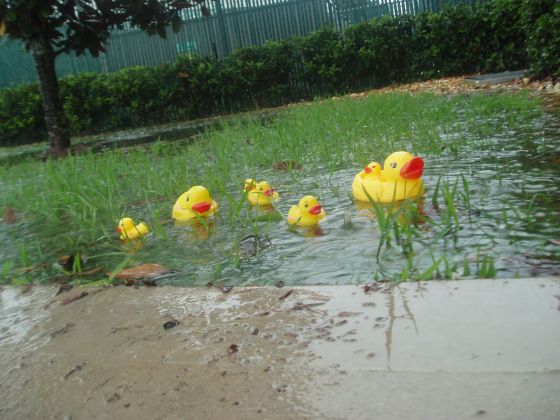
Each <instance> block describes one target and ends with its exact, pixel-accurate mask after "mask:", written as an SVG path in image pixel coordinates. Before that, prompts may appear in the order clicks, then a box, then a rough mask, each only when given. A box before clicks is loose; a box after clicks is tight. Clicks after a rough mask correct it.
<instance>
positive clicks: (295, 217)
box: [288, 206, 301, 225]
mask: <svg viewBox="0 0 560 420" xmlns="http://www.w3.org/2000/svg"><path fill="white" fill-rule="evenodd" d="M300 220H301V212H300V211H299V207H298V206H292V208H291V209H290V211H289V212H288V224H289V225H295V224H296V223H297V222H299V221H300Z"/></svg>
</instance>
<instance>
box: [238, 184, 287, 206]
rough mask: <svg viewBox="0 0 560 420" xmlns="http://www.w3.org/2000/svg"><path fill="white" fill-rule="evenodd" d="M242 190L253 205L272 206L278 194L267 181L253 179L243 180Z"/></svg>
mask: <svg viewBox="0 0 560 420" xmlns="http://www.w3.org/2000/svg"><path fill="white" fill-rule="evenodd" d="M244 191H245V192H246V193H247V199H248V200H249V203H251V205H253V206H272V204H273V203H274V201H276V200H278V198H279V197H280V195H279V194H278V192H276V191H274V189H273V188H271V187H270V185H269V184H268V182H266V181H261V182H256V181H255V180H253V179H247V180H245V188H244Z"/></svg>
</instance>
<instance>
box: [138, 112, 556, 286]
mask: <svg viewBox="0 0 560 420" xmlns="http://www.w3.org/2000/svg"><path fill="white" fill-rule="evenodd" d="M559 133H560V119H557V118H555V117H553V116H551V115H547V116H545V117H544V119H542V120H540V121H537V122H536V123H535V126H534V127H527V128H526V129H525V130H523V131H520V132H505V133H503V134H501V135H499V136H494V137H492V138H486V137H484V138H482V137H475V136H471V137H469V138H467V139H466V140H469V141H470V142H471V145H472V146H471V147H470V148H469V149H466V150H464V152H462V154H461V156H459V157H458V156H455V155H453V154H452V153H444V154H443V155H442V156H440V157H435V156H424V157H425V161H426V170H425V175H424V177H423V179H424V182H425V184H426V189H427V191H428V194H427V196H426V197H425V199H424V200H423V202H422V205H421V208H422V211H423V212H424V214H425V215H426V216H428V217H429V218H431V219H432V220H433V221H434V222H435V223H436V224H441V223H442V221H443V219H444V216H445V215H444V214H442V212H443V209H444V208H445V204H444V203H443V202H442V199H441V197H440V199H439V202H438V204H439V206H434V205H433V204H432V198H431V194H432V193H433V191H434V189H435V188H436V185H437V183H438V180H439V177H440V175H441V174H444V176H443V177H442V180H441V181H440V182H447V183H449V185H450V188H452V187H453V185H455V183H457V190H458V191H459V193H458V196H459V195H460V194H464V190H465V186H464V184H463V177H464V178H465V179H466V180H468V190H469V194H470V202H469V207H467V205H466V204H465V203H462V202H461V200H460V199H458V200H457V201H458V204H457V212H458V220H459V221H460V227H459V228H457V229H455V230H454V233H453V234H451V235H447V236H445V237H443V238H441V239H440V240H439V242H437V243H434V242H433V241H434V240H435V238H436V237H437V235H438V233H441V229H440V230H438V229H436V228H432V227H431V225H430V224H425V225H424V226H420V227H419V228H418V232H420V233H421V236H420V238H419V241H418V243H416V244H415V245H414V253H415V254H414V256H413V264H414V265H415V268H416V270H417V271H418V272H422V271H424V270H426V269H427V268H428V267H429V266H430V265H431V264H432V263H433V261H434V259H437V258H438V257H439V256H441V255H445V257H446V259H447V261H448V262H449V264H450V265H455V271H454V276H458V275H463V274H465V273H464V269H463V268H464V267H463V266H464V265H465V260H466V264H467V265H468V267H469V271H470V274H466V277H469V276H472V277H476V276H477V275H478V274H480V265H481V263H482V262H481V261H482V260H483V258H484V257H485V256H488V258H490V257H491V258H492V261H493V264H494V266H495V270H496V276H497V277H515V276H520V277H527V276H541V275H550V274H558V273H559V272H560V250H559V248H558V245H555V244H554V243H552V242H549V240H550V239H554V238H560V181H559V180H560V165H559V164H558V162H556V159H558V156H560V134H559ZM381 159H382V157H379V158H378V160H381ZM358 169H359V168H355V167H352V168H346V169H342V170H339V171H337V172H334V173H332V174H330V175H327V174H317V175H316V176H314V177H312V178H308V177H306V176H305V174H303V175H302V176H301V177H297V179H295V180H294V178H293V177H286V176H285V174H284V173H277V172H275V171H269V172H266V171H265V172H264V173H263V178H266V179H268V180H269V182H271V183H272V184H273V185H274V187H275V188H276V189H277V190H278V191H279V192H280V195H281V201H280V202H279V204H278V208H279V209H280V211H281V212H282V213H283V214H284V215H286V214H287V212H288V209H289V207H290V206H291V205H292V204H294V202H295V201H297V197H298V194H301V191H311V192H312V193H314V194H316V195H318V196H319V197H320V201H321V203H322V204H323V206H324V208H325V209H326V210H327V212H328V216H327V218H326V219H325V220H324V221H323V223H321V228H320V229H315V230H297V231H295V232H294V231H291V230H288V229H287V226H286V224H285V222H284V221H283V220H280V221H278V220H274V219H271V220H270V221H261V222H259V223H258V229H259V233H260V234H261V235H263V236H265V237H266V238H268V239H269V240H270V245H271V246H269V247H268V246H267V247H266V248H265V249H262V250H261V251H262V252H259V253H258V254H257V255H255V256H251V255H253V254H251V253H249V255H247V253H246V252H243V251H242V250H241V251H239V250H238V246H237V242H238V241H240V240H242V238H244V237H245V236H246V234H247V233H248V232H247V227H245V226H241V227H236V226H233V227H232V226H230V225H228V224H227V223H226V222H225V220H223V219H222V220H221V221H219V222H218V223H217V224H216V225H214V226H213V229H212V232H213V233H211V234H208V233H207V231H206V230H205V229H204V228H202V227H199V228H198V229H185V228H184V227H173V226H170V227H169V236H170V239H169V241H162V242H159V243H158V242H156V241H147V242H146V244H145V246H144V248H142V249H141V250H140V251H139V252H138V259H139V260H147V259H150V260H155V261H160V262H162V263H163V264H164V265H166V266H168V267H173V268H174V269H178V270H179V271H180V272H179V273H178V274H177V275H174V276H173V277H171V278H169V279H167V280H165V282H168V283H172V284H176V285H193V284H194V285H204V284H206V283H207V282H209V281H212V282H215V283H223V284H236V285H239V284H274V283H276V282H278V281H284V282H285V283H286V284H307V285H312V284H331V285H334V284H354V283H361V282H368V281H371V280H373V279H388V278H398V276H399V273H401V272H402V270H403V268H404V267H406V265H407V263H408V262H407V261H406V259H405V258H404V257H403V254H402V252H401V250H400V249H399V247H398V246H393V247H392V248H389V249H383V250H382V254H381V255H382V258H381V264H380V263H378V262H377V260H376V255H377V250H378V245H379V241H380V239H381V236H380V232H379V229H378V227H377V225H376V222H375V221H374V220H373V221H372V217H371V216H372V211H370V210H368V209H367V207H368V206H367V205H366V206H365V210H364V206H360V205H355V204H353V203H352V201H351V200H350V199H349V197H348V193H349V191H350V185H351V182H352V179H353V177H354V175H355V173H356V172H357V170H358ZM235 185H236V184H235ZM440 188H441V186H440ZM220 206H221V212H222V213H223V214H227V203H224V202H223V201H222V203H220ZM368 215H369V217H367V216H368ZM426 244H430V245H429V247H427V246H426ZM442 267H443V264H442ZM477 270H478V271H477Z"/></svg>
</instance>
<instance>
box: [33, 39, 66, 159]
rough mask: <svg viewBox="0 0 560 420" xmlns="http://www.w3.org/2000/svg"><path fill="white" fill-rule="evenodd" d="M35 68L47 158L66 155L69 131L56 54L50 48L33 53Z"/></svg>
mask: <svg viewBox="0 0 560 420" xmlns="http://www.w3.org/2000/svg"><path fill="white" fill-rule="evenodd" d="M33 58H34V59H35V66H36V67H37V74H38V76H39V82H40V84H41V93H42V96H43V108H44V110H45V122H46V124H47V131H48V135H49V150H48V155H49V157H61V156H66V155H67V154H68V150H69V148H70V131H69V129H68V120H67V119H66V115H64V109H63V108H62V101H61V100H60V93H59V88H58V79H57V77H56V70H55V59H56V54H55V53H54V51H53V50H52V48H50V47H46V48H41V49H40V50H35V51H33Z"/></svg>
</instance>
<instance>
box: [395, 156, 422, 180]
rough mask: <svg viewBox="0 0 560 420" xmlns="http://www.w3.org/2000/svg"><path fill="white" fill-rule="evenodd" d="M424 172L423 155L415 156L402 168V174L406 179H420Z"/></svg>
mask: <svg viewBox="0 0 560 420" xmlns="http://www.w3.org/2000/svg"><path fill="white" fill-rule="evenodd" d="M423 172H424V161H423V160H422V158H421V157H418V156H415V157H413V158H412V159H411V160H409V161H408V162H407V163H406V164H405V165H404V166H403V167H402V168H401V172H400V175H401V177H402V178H404V179H418V178H420V177H421V176H422V173H423Z"/></svg>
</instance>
